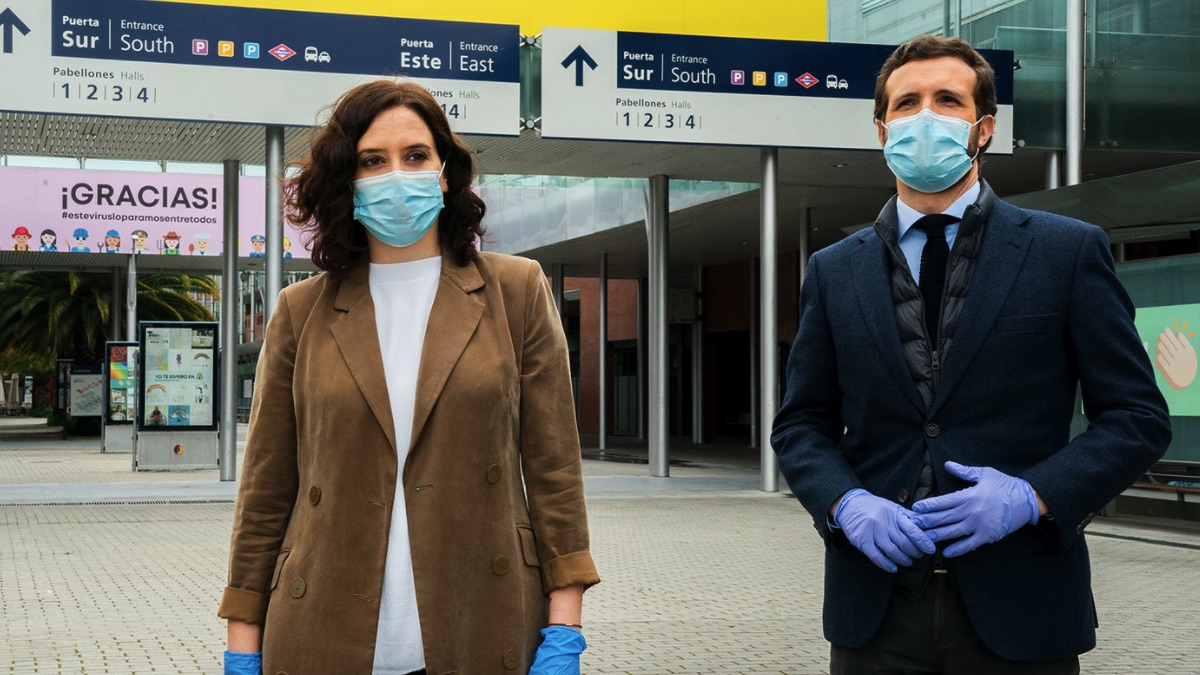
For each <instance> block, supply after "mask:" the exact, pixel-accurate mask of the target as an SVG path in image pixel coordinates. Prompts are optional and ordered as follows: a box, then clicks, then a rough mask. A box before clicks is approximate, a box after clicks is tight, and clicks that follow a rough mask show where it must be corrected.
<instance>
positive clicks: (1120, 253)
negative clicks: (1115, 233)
mask: <svg viewBox="0 0 1200 675" xmlns="http://www.w3.org/2000/svg"><path fill="white" fill-rule="evenodd" d="M1113 248H1114V249H1116V250H1114V251H1113V262H1119V263H1121V262H1125V244H1123V243H1121V244H1117V245H1116V246H1114V247H1113Z"/></svg>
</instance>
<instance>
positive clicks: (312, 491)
mask: <svg viewBox="0 0 1200 675" xmlns="http://www.w3.org/2000/svg"><path fill="white" fill-rule="evenodd" d="M308 501H309V502H310V503H312V505H313V506H316V505H317V502H319V501H321V488H319V487H317V486H316V485H314V486H312V487H311V488H309V490H308Z"/></svg>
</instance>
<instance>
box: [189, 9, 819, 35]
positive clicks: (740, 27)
mask: <svg viewBox="0 0 1200 675" xmlns="http://www.w3.org/2000/svg"><path fill="white" fill-rule="evenodd" d="M184 1H185V2H190V3H193V4H206V5H226V6H230V7H257V8H259V9H281V10H291V11H298V12H326V13H331V14H362V15H366V16H391V17H404V18H409V19H432V20H435V21H475V22H479V23H504V24H514V23H515V24H519V25H520V26H521V33H522V34H524V35H537V34H540V33H541V32H542V28H543V27H544V26H561V27H563V28H590V29H596V30H620V31H633V32H641V33H680V34H684V35H711V36H717V37H745V38H760V39H772V40H809V41H817V42H824V41H825V40H826V39H827V32H826V10H825V8H826V0H750V1H749V2H713V1H712V0H699V1H697V0H660V1H659V2H646V1H645V0H605V1H604V2H589V3H575V2H562V1H560V2H555V3H546V2H544V1H543V0H458V2H453V3H433V2H430V3H424V4H421V3H399V2H379V1H378V0H184Z"/></svg>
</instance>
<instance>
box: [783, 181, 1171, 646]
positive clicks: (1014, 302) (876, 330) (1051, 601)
mask: <svg viewBox="0 0 1200 675" xmlns="http://www.w3.org/2000/svg"><path fill="white" fill-rule="evenodd" d="M895 214H896V209H895V204H894V202H893V203H889V204H888V205H887V207H885V209H884V212H883V214H881V216H880V217H881V218H890V219H892V220H893V221H894V220H895V218H896V215H895ZM893 224H894V223H893ZM983 236H984V241H983V248H982V252H981V254H980V258H979V260H978V263H977V266H976V268H975V272H974V276H973V278H972V280H971V283H970V287H969V289H968V294H967V297H966V301H965V305H964V306H963V309H962V313H961V315H960V317H959V323H958V328H957V333H956V336H955V339H954V342H953V344H952V345H951V346H950V348H949V351H948V352H947V353H946V354H945V360H944V362H943V365H942V370H941V376H940V378H939V382H938V385H937V390H936V392H935V396H934V400H933V404H932V408H931V410H929V411H928V412H927V411H926V410H925V407H924V405H923V404H922V402H921V400H920V398H919V395H918V392H917V389H916V385H915V384H914V383H913V379H912V376H911V375H910V373H909V372H908V370H907V366H906V363H905V359H904V355H903V353H902V351H901V346H900V338H899V332H898V329H897V325H896V315H895V307H894V305H893V303H892V296H891V282H890V280H889V262H888V255H887V251H886V247H885V244H884V242H883V241H882V240H881V239H880V238H879V236H878V235H877V234H876V233H875V232H874V231H873V230H872V229H870V228H868V229H865V230H863V231H861V232H858V233H857V234H855V235H852V236H850V237H848V238H847V239H845V240H843V241H841V242H839V243H838V244H836V245H834V246H831V247H829V248H826V249H824V250H821V251H819V252H818V253H816V254H815V255H814V256H813V257H812V259H811V261H810V263H809V267H808V272H807V274H806V276H805V280H804V287H803V292H802V298H801V306H802V314H801V319H800V330H799V333H798V334H797V336H796V342H795V344H794V345H793V347H792V351H791V357H790V359H789V361H788V368H787V394H786V396H785V398H784V401H783V403H782V405H781V408H780V411H779V414H778V416H777V417H776V420H775V428H774V432H773V434H772V439H771V441H772V444H773V445H774V447H775V450H776V452H777V453H778V455H779V467H780V469H781V470H782V472H783V475H784V476H785V477H786V478H787V481H788V484H789V485H790V486H791V489H792V491H793V493H794V494H795V495H796V496H797V497H798V498H799V500H800V502H801V503H802V504H803V505H804V507H805V508H806V509H807V510H808V511H809V512H810V513H811V514H812V516H813V519H814V522H815V525H816V527H817V530H818V531H819V532H820V533H821V535H822V537H823V538H824V540H825V543H826V557H825V611H824V628H825V637H826V638H827V639H828V640H829V641H831V642H833V643H834V644H838V645H843V646H847V647H860V646H862V645H864V644H865V643H866V642H867V641H868V640H869V639H870V638H871V637H872V635H874V633H875V631H876V630H877V629H878V627H879V625H880V622H881V620H882V618H883V615H884V610H885V609H886V607H887V603H888V599H889V597H890V595H891V590H892V585H893V579H894V576H893V575H891V574H889V573H887V572H885V571H883V570H881V569H879V568H878V567H876V566H875V565H874V564H872V563H871V562H870V561H869V560H868V559H867V558H866V556H865V555H863V554H862V553H861V552H859V551H858V550H857V549H855V548H854V547H853V546H852V545H851V544H850V543H849V541H848V540H847V539H846V538H845V535H844V534H842V533H841V532H840V531H839V530H832V531H831V530H830V529H829V528H828V527H827V523H826V517H827V513H828V510H829V508H830V506H831V505H832V504H833V503H834V502H835V501H836V500H837V499H838V498H839V497H840V496H841V495H842V494H844V493H845V492H846V491H847V490H850V489H851V488H855V487H862V488H865V489H867V490H868V491H870V492H871V493H873V494H875V495H879V496H882V497H885V498H888V499H891V500H892V501H896V502H898V503H899V502H903V501H905V500H906V499H907V495H909V494H912V493H913V492H914V491H915V489H916V483H917V478H918V474H919V473H920V470H921V466H922V463H923V460H924V456H925V452H926V450H927V449H928V451H929V454H930V457H931V458H932V461H933V467H934V470H935V471H936V474H937V476H936V477H937V485H938V487H939V492H941V493H943V494H944V493H948V492H952V491H954V490H959V489H963V488H966V487H969V484H967V483H965V482H963V481H961V480H959V479H957V478H955V477H953V476H951V475H950V474H948V473H947V472H946V470H945V467H944V463H945V462H946V461H947V460H954V461H957V462H959V463H962V464H966V465H971V466H990V467H993V468H995V469H997V470H999V471H1002V472H1004V473H1007V474H1010V475H1016V476H1020V477H1022V478H1024V479H1025V480H1027V481H1029V483H1030V484H1031V485H1032V486H1033V488H1034V489H1035V490H1036V491H1037V492H1038V494H1039V495H1040V496H1041V497H1042V499H1043V500H1044V501H1045V503H1046V504H1047V505H1048V506H1049V508H1050V513H1051V514H1052V516H1053V519H1052V520H1046V519H1043V520H1042V522H1041V523H1040V524H1039V525H1038V526H1027V527H1024V528H1022V529H1021V530H1019V531H1017V532H1014V533H1013V534H1011V535H1009V536H1008V537H1006V538H1004V539H1002V540H1001V541H999V542H996V543H993V544H989V545H986V546H983V547H981V548H979V549H977V550H975V551H973V552H971V553H968V554H965V555H963V556H961V557H958V558H953V559H948V560H947V565H948V566H949V567H950V570H951V573H952V575H953V577H954V578H955V579H956V580H957V582H958V584H959V588H960V589H961V591H962V595H963V599H964V601H965V602H966V606H967V610H968V612H969V614H970V617H971V621H972V623H973V625H974V626H975V629H976V631H977V632H978V633H979V635H980V637H981V638H982V639H983V641H984V642H985V643H986V644H987V645H988V646H989V647H990V648H991V649H992V650H993V651H994V652H996V653H997V654H999V655H1000V656H1002V657H1004V658H1008V659H1013V660H1026V661H1035V660H1049V659H1056V658H1063V657H1068V656H1071V655H1075V654H1080V653H1082V652H1085V651H1088V650H1089V649H1091V648H1092V647H1094V646H1095V641H1096V638H1095V627H1096V625H1097V622H1096V611H1095V606H1094V604H1093V600H1092V594H1091V573H1090V569H1089V565H1088V552H1087V546H1086V544H1085V542H1084V538H1083V536H1082V534H1083V528H1084V527H1086V526H1087V524H1088V523H1089V522H1090V521H1091V518H1092V517H1093V516H1094V514H1095V512H1096V511H1098V510H1100V508H1101V507H1103V506H1104V505H1105V504H1107V503H1108V502H1109V501H1111V500H1112V499H1113V498H1115V497H1116V496H1117V495H1118V494H1119V493H1120V492H1121V491H1122V490H1124V489H1125V488H1127V487H1128V486H1129V485H1130V484H1131V483H1132V482H1133V481H1135V480H1136V479H1137V478H1138V477H1139V476H1140V475H1141V473H1143V472H1144V471H1145V470H1146V469H1148V468H1149V467H1150V466H1151V464H1153V463H1154V462H1155V461H1156V460H1157V459H1158V458H1159V457H1161V456H1162V454H1163V452H1165V450H1166V447H1167V445H1168V443H1169V442H1170V422H1169V419H1168V416H1167V409H1166V403H1165V402H1164V400H1163V398H1162V395H1161V393H1160V392H1159V391H1158V389H1157V387H1156V385H1155V381H1154V375H1153V371H1152V369H1151V366H1150V361H1149V358H1148V356H1147V354H1146V351H1145V349H1144V348H1143V346H1142V343H1141V340H1140V339H1139V338H1138V335H1137V333H1136V331H1135V330H1134V326H1133V304H1132V302H1131V301H1130V299H1129V296H1128V294H1127V293H1126V292H1125V290H1124V288H1123V287H1122V286H1121V284H1120V283H1119V282H1118V280H1117V278H1116V275H1115V273H1114V271H1113V262H1112V257H1111V255H1110V253H1109V249H1108V240H1107V237H1106V236H1105V234H1104V232H1103V231H1102V230H1101V229H1100V228H1097V227H1095V226H1093V225H1088V224H1086V223H1082V222H1079V221H1076V220H1071V219H1068V218H1063V217H1060V216H1056V215H1052V214H1048V213H1043V212H1038V211H1025V210H1022V209H1019V208H1016V207H1014V206H1012V205H1010V204H1006V203H1005V202H1003V201H1001V200H999V199H996V200H995V202H994V204H993V206H992V209H991V212H990V214H989V216H988V221H987V225H986V229H985V231H984V234H983ZM1077 387H1078V388H1079V391H1081V392H1082V397H1083V404H1084V411H1085V414H1086V416H1087V418H1088V421H1089V425H1088V429H1087V431H1086V432H1084V433H1082V434H1080V435H1078V436H1076V437H1075V438H1070V433H1069V432H1070V424H1071V419H1072V415H1073V412H1074V407H1075V400H1076V399H1075V396H1076V390H1077ZM931 425H936V428H933V427H931ZM904 506H906V507H911V506H912V504H911V503H905V504H904Z"/></svg>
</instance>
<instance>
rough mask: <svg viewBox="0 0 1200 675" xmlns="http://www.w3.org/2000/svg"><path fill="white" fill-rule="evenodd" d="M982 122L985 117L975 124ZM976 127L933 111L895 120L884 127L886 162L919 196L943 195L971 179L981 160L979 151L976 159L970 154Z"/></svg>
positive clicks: (928, 110)
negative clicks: (975, 165) (922, 194)
mask: <svg viewBox="0 0 1200 675" xmlns="http://www.w3.org/2000/svg"><path fill="white" fill-rule="evenodd" d="M981 121H983V118H982V117H981V118H979V120H977V121H976V122H975V124H979V122H981ZM975 124H971V123H969V122H967V121H966V120H960V119H958V118H957V117H947V116H945V115H939V114H937V113H935V112H933V111H932V110H930V109H929V108H925V109H924V110H922V111H921V112H919V113H917V114H916V115H909V116H908V117H901V118H899V119H895V120H892V121H891V122H888V123H887V124H885V125H884V127H885V128H887V143H886V144H884V146H883V156H884V159H886V160H887V165H888V168H890V169H891V170H892V173H894V174H896V178H898V179H900V182H901V183H904V184H905V185H907V186H909V187H910V188H912V189H914V190H916V191H918V192H927V193H934V192H941V191H942V190H945V189H946V188H948V187H950V186H951V185H954V184H955V183H957V182H958V181H959V180H960V179H961V178H962V177H963V176H965V175H967V172H968V171H970V170H971V163H972V162H974V161H975V157H978V156H979V151H978V150H976V152H975V155H974V156H971V155H968V154H967V147H968V144H969V143H970V139H971V127H974V126H975Z"/></svg>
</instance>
